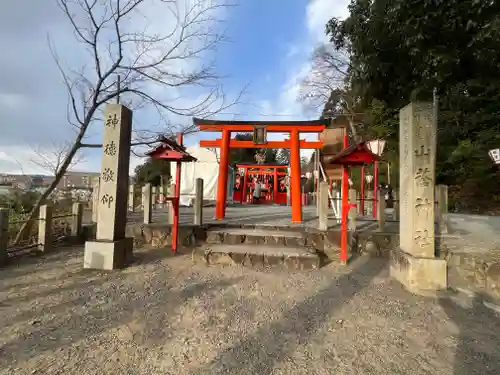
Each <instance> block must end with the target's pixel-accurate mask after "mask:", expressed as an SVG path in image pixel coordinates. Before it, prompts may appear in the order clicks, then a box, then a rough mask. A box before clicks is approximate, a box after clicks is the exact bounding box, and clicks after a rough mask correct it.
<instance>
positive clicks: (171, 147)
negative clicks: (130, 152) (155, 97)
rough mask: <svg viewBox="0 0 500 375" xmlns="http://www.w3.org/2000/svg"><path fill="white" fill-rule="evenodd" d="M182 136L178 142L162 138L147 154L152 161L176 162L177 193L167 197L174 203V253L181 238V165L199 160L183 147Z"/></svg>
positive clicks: (178, 136)
mask: <svg viewBox="0 0 500 375" xmlns="http://www.w3.org/2000/svg"><path fill="white" fill-rule="evenodd" d="M182 141H183V140H182V134H181V133H179V134H177V142H175V141H174V140H172V139H169V138H162V139H161V140H160V142H161V143H160V145H159V146H157V147H155V148H154V149H153V150H151V151H149V152H146V156H149V157H150V158H151V159H161V160H165V162H170V161H175V162H176V171H177V173H176V175H175V192H174V196H173V197H166V198H165V200H166V201H171V202H172V208H173V211H174V215H173V216H174V222H173V225H172V251H173V252H174V253H176V252H177V247H178V242H179V241H178V238H179V199H180V195H181V163H185V162H193V161H196V160H197V159H196V158H195V157H194V156H191V155H190V154H189V153H188V152H187V151H186V147H184V146H183V145H182Z"/></svg>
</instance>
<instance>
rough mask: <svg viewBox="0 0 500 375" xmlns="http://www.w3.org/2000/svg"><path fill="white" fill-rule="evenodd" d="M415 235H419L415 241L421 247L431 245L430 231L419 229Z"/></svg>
mask: <svg viewBox="0 0 500 375" xmlns="http://www.w3.org/2000/svg"><path fill="white" fill-rule="evenodd" d="M415 233H416V234H417V235H416V236H415V241H416V242H417V244H418V245H419V246H420V247H426V246H428V245H430V244H431V238H429V231H428V230H427V229H417V230H416V231H415Z"/></svg>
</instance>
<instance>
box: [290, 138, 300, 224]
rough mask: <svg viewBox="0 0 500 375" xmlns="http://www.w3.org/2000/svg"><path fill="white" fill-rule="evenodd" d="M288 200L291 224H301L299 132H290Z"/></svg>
mask: <svg viewBox="0 0 500 375" xmlns="http://www.w3.org/2000/svg"><path fill="white" fill-rule="evenodd" d="M290 169H291V176H290V178H291V181H290V187H291V190H290V200H291V201H292V202H291V203H292V223H301V222H302V204H301V203H302V202H301V201H300V196H301V193H302V189H301V188H300V139H299V131H298V130H292V131H291V132H290Z"/></svg>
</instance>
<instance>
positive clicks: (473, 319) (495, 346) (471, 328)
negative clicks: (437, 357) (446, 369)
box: [440, 295, 500, 375]
mask: <svg viewBox="0 0 500 375" xmlns="http://www.w3.org/2000/svg"><path fill="white" fill-rule="evenodd" d="M483 300H486V298H485V297H484V296H481V295H476V297H474V299H473V301H472V306H471V307H470V308H464V307H460V306H458V305H457V304H456V303H454V302H453V301H452V300H450V299H444V298H443V299H440V305H441V306H442V308H443V310H444V311H445V312H446V314H447V315H448V317H449V318H450V319H451V320H452V322H453V323H454V324H455V325H456V326H457V327H458V329H459V330H460V337H459V339H458V345H457V348H456V351H455V361H454V372H453V374H454V375H472V374H478V375H479V374H481V375H497V374H500V315H499V314H496V313H495V312H494V311H493V310H491V309H489V308H488V307H486V306H485V305H484V304H483ZM485 324H487V325H488V330H487V331H486V332H485V329H484V328H485V326H484V325H485ZM478 337H480V340H478Z"/></svg>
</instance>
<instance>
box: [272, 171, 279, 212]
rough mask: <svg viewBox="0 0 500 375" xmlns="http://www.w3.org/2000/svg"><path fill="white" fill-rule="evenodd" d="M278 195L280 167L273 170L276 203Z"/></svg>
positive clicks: (274, 199)
mask: <svg viewBox="0 0 500 375" xmlns="http://www.w3.org/2000/svg"><path fill="white" fill-rule="evenodd" d="M277 196H278V169H277V168H274V170H273V201H274V204H276V197H277Z"/></svg>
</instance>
